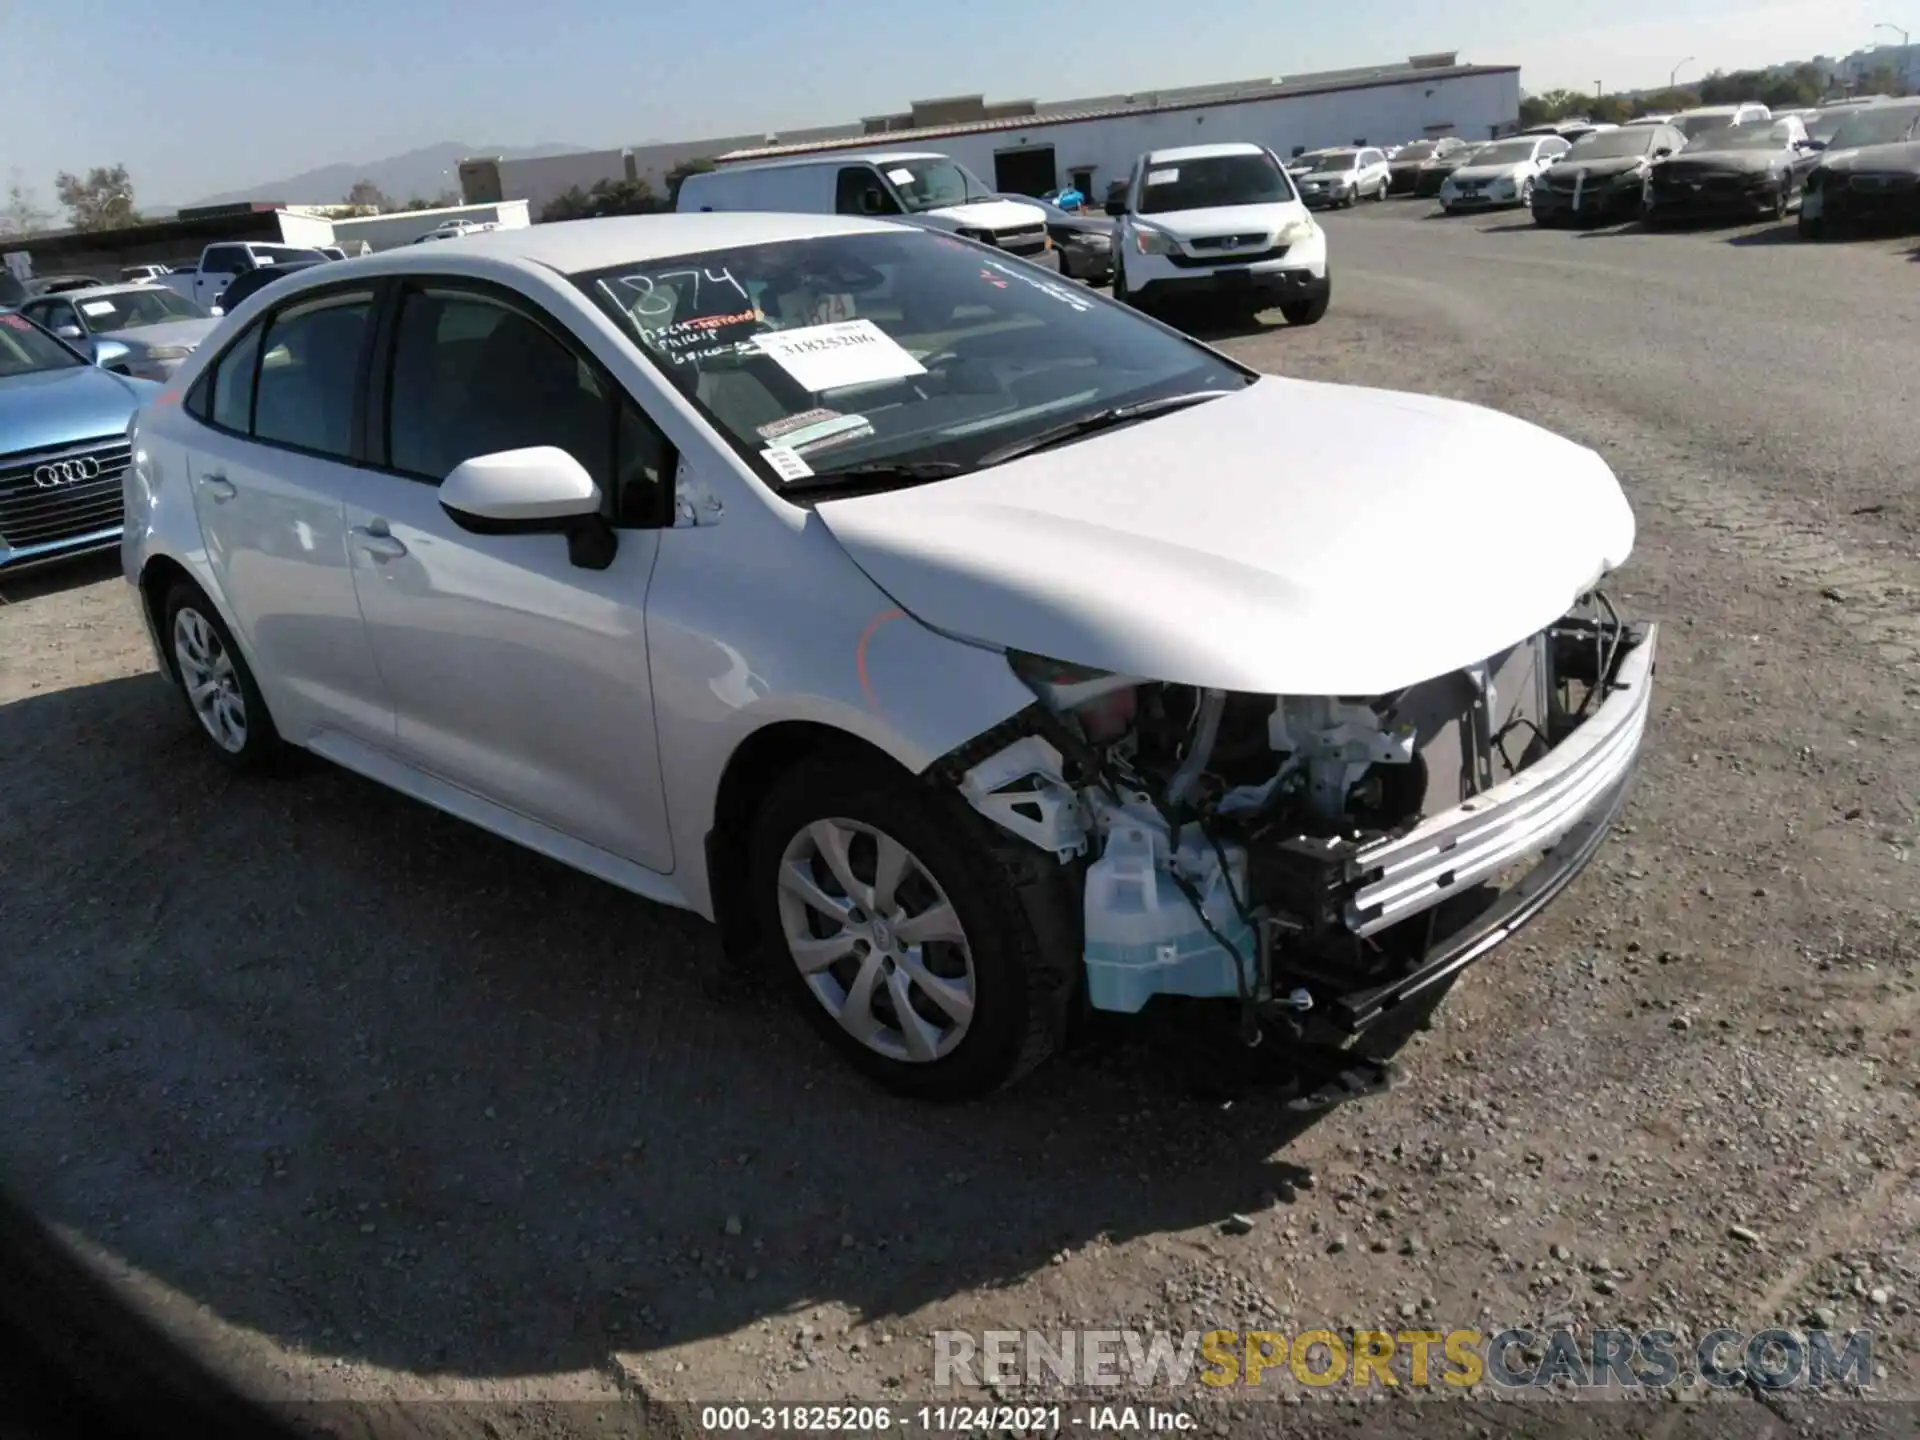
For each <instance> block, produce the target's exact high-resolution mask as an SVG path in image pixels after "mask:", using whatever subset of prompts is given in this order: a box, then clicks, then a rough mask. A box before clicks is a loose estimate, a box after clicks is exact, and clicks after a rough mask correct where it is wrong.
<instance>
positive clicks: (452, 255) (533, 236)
mask: <svg viewBox="0 0 1920 1440" xmlns="http://www.w3.org/2000/svg"><path fill="white" fill-rule="evenodd" d="M901 230H910V231H915V233H918V232H917V230H916V227H913V226H906V225H895V224H890V223H888V222H887V221H884V220H869V219H867V218H865V217H863V216H857V215H800V214H795V215H776V214H771V213H766V212H761V211H752V210H701V211H693V212H690V213H687V214H684V215H682V214H662V215H615V216H608V217H606V218H604V219H598V220H562V221H557V222H555V223H553V224H547V225H529V226H523V227H521V228H520V229H517V230H482V231H478V232H476V233H474V234H472V235H463V236H461V237H460V243H459V244H458V245H449V246H440V245H429V246H425V247H424V248H415V247H414V246H411V245H404V246H401V247H399V248H398V249H394V250H386V251H382V252H381V253H379V254H377V255H363V256H359V257H356V258H353V259H347V260H330V261H328V262H327V263H326V265H324V266H320V265H316V266H314V267H312V268H313V269H314V271H315V272H316V274H321V273H324V274H325V275H327V276H334V275H341V274H345V273H347V271H348V268H349V267H351V268H352V270H353V273H356V274H364V273H367V272H368V271H369V270H377V271H381V272H388V273H405V272H407V271H411V270H437V271H445V270H446V268H447V267H448V266H449V265H458V264H460V263H461V262H463V261H466V260H469V259H481V258H486V259H490V260H496V261H500V260H504V261H507V262H509V263H516V264H520V265H533V266H541V267H544V268H546V269H548V270H556V271H558V272H559V273H561V274H562V275H578V274H582V273H584V272H586V271H589V270H602V269H605V268H606V267H608V266H610V265H632V264H645V263H646V262H648V261H650V260H664V259H668V258H669V257H672V256H675V255H689V254H693V253H695V252H697V251H702V250H724V249H727V248H729V247H732V246H735V245H777V244H780V243H781V242H783V241H790V240H811V239H816V238H818V237H821V236H827V235H865V234H873V233H885V232H888V231H901Z"/></svg>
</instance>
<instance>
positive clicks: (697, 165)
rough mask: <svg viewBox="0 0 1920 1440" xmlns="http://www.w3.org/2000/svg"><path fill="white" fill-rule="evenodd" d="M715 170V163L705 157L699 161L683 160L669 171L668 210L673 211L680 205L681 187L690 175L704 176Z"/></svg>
mask: <svg viewBox="0 0 1920 1440" xmlns="http://www.w3.org/2000/svg"><path fill="white" fill-rule="evenodd" d="M711 169H713V161H712V160H711V159H709V158H707V157H705V156H702V157H701V158H699V159H697V160H682V161H681V162H680V163H679V164H678V165H676V166H674V167H673V168H672V169H671V170H669V171H667V209H669V210H671V209H673V208H674V207H675V206H677V205H678V204H679V203H680V187H681V185H682V184H684V183H685V182H686V178H687V177H688V176H689V175H704V174H706V173H707V171H709V170H711Z"/></svg>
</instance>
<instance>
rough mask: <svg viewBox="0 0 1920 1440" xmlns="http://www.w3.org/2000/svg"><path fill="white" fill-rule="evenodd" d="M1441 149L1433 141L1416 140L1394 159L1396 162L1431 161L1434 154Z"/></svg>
mask: <svg viewBox="0 0 1920 1440" xmlns="http://www.w3.org/2000/svg"><path fill="white" fill-rule="evenodd" d="M1438 148H1439V147H1438V146H1437V145H1435V144H1434V143H1433V141H1431V140H1416V141H1414V142H1413V143H1412V144H1411V145H1409V146H1407V147H1406V148H1405V149H1404V150H1402V151H1401V152H1400V153H1399V154H1398V155H1396V156H1394V157H1393V158H1394V159H1396V160H1431V159H1432V158H1433V152H1434V151H1435V150H1437V149H1438Z"/></svg>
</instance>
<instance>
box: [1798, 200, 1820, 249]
mask: <svg viewBox="0 0 1920 1440" xmlns="http://www.w3.org/2000/svg"><path fill="white" fill-rule="evenodd" d="M1806 204H1807V202H1806V201H1805V200H1802V201H1801V202H1800V221H1799V225H1798V227H1797V228H1798V229H1799V232H1800V238H1801V239H1802V240H1824V239H1826V238H1827V222H1826V221H1825V220H1824V219H1823V218H1822V217H1820V216H1818V215H1809V214H1807V209H1806Z"/></svg>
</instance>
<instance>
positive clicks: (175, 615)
mask: <svg viewBox="0 0 1920 1440" xmlns="http://www.w3.org/2000/svg"><path fill="white" fill-rule="evenodd" d="M160 615H161V622H160V634H161V637H162V640H163V643H164V644H165V645H166V647H167V658H168V659H169V660H170V661H171V662H172V663H171V669H172V671H173V680H174V684H175V685H176V686H177V687H178V689H179V691H180V696H181V699H182V700H183V701H184V702H185V703H186V707H187V711H188V713H189V714H191V715H192V716H193V718H194V722H195V724H196V725H198V727H199V729H200V733H201V734H202V735H204V736H205V737H206V738H207V742H208V744H209V745H210V746H211V747H212V749H213V753H214V756H215V757H216V758H217V759H218V760H219V761H220V763H221V764H222V765H225V766H226V767H227V768H228V769H229V770H232V771H234V772H235V773H237V774H243V775H256V774H262V773H265V772H266V771H269V770H272V769H273V768H274V767H275V766H276V765H277V764H278V763H279V762H280V761H281V760H282V759H283V758H284V756H285V753H286V748H287V747H286V744H285V742H284V741H282V740H281V738H280V732H279V731H278V730H276V729H275V728H274V724H273V717H272V716H271V715H269V714H268V713H267V702H266V700H265V699H264V698H263V697H262V696H261V694H260V687H259V685H257V684H256V683H255V682H254V678H253V671H252V670H250V669H248V668H247V662H246V659H245V657H243V656H242V655H241V653H240V647H239V646H238V645H236V644H234V641H233V633H232V632H231V631H230V630H228V629H227V625H226V622H225V621H224V620H222V619H221V618H220V612H219V611H218V610H217V609H215V608H214V606H213V602H211V601H210V600H208V599H207V597H206V595H205V594H203V593H202V592H201V590H200V588H199V587H198V586H197V585H193V584H191V583H189V582H187V581H181V582H180V583H178V584H176V585H175V586H174V587H173V589H172V590H170V591H168V592H167V599H166V603H165V604H164V605H162V606H161V608H160Z"/></svg>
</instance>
